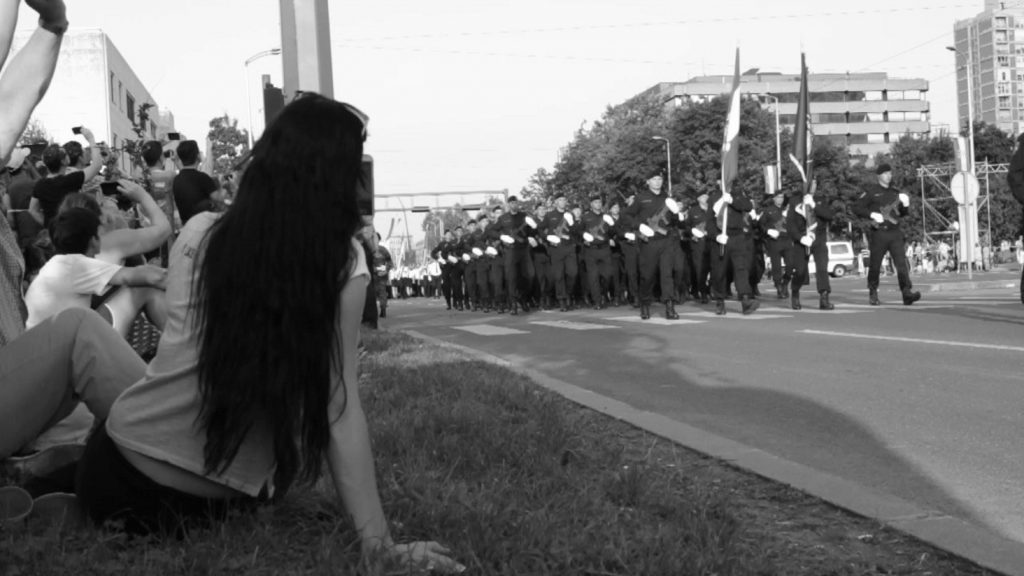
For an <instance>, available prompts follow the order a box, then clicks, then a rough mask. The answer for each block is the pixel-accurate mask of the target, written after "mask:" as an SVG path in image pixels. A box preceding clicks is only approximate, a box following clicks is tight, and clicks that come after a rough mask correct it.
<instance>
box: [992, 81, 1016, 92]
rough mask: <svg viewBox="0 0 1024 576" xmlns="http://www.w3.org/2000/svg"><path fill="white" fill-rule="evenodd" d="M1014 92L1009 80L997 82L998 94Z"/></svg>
mask: <svg viewBox="0 0 1024 576" xmlns="http://www.w3.org/2000/svg"><path fill="white" fill-rule="evenodd" d="M1010 92H1012V90H1011V88H1010V83H1009V82H1000V83H998V84H996V94H1009V93H1010Z"/></svg>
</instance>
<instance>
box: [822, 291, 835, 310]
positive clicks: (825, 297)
mask: <svg viewBox="0 0 1024 576" xmlns="http://www.w3.org/2000/svg"><path fill="white" fill-rule="evenodd" d="M818 309H820V310H835V309H836V307H835V304H832V303H831V302H829V301H828V290H822V291H821V292H820V296H819V298H818Z"/></svg>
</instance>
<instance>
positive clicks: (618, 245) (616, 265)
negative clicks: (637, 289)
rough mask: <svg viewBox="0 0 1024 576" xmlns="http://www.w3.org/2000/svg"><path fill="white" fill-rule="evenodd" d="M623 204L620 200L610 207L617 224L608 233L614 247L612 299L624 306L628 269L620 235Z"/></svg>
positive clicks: (610, 212)
mask: <svg viewBox="0 0 1024 576" xmlns="http://www.w3.org/2000/svg"><path fill="white" fill-rule="evenodd" d="M621 212H622V205H621V204H619V203H618V202H616V203H614V204H612V206H611V208H609V209H608V214H609V215H610V216H611V217H612V220H613V221H614V222H615V224H614V225H613V226H612V228H611V230H609V231H608V232H609V234H608V245H609V246H610V247H611V249H612V285H611V291H612V296H611V297H612V301H613V302H614V305H615V306H622V304H623V303H624V302H625V299H624V298H623V295H624V294H625V293H626V283H625V282H623V280H624V278H623V274H624V273H625V271H626V269H625V266H624V264H623V256H622V238H621V237H620V236H619V217H620V216H621Z"/></svg>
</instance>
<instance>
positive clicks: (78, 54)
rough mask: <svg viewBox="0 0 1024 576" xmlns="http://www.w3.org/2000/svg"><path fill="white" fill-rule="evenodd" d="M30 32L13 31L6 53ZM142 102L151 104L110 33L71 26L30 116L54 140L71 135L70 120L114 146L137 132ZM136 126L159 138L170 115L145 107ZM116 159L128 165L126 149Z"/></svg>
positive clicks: (171, 119) (170, 126) (167, 128)
mask: <svg viewBox="0 0 1024 576" xmlns="http://www.w3.org/2000/svg"><path fill="white" fill-rule="evenodd" d="M31 33H32V32H31V31H19V32H18V33H17V34H16V35H15V38H14V42H13V45H12V49H11V51H12V53H13V52H15V51H17V50H19V49H20V48H21V47H22V46H24V45H25V43H26V42H27V41H28V38H29V36H30V35H31ZM145 103H150V104H153V105H154V106H155V105H156V101H155V100H154V99H153V96H152V95H151V94H150V92H149V90H148V89H147V88H146V87H145V86H144V85H143V84H142V81H141V80H139V77H138V76H137V75H136V74H135V72H134V71H133V70H132V67H131V66H130V65H129V64H128V61H127V60H126V59H125V58H124V56H123V55H122V54H121V52H120V51H118V49H117V48H116V47H115V46H114V43H113V42H111V40H110V38H109V37H108V36H107V35H106V34H105V33H104V32H103V31H102V30H95V29H81V30H77V29H73V30H69V31H68V32H67V33H66V34H65V36H64V41H63V43H62V44H61V49H60V58H59V60H58V61H57V70H56V72H55V74H54V76H53V82H52V83H51V84H50V89H49V90H48V91H47V92H46V96H45V97H44V98H43V100H42V102H40V104H39V106H38V107H37V108H36V110H35V112H34V114H33V116H32V117H33V119H35V120H37V121H38V122H39V123H40V124H41V125H42V126H43V128H45V129H46V131H47V133H49V134H50V136H51V137H52V138H53V139H54V140H55V141H56V142H57V143H61V144H62V143H64V142H67V141H69V140H72V139H75V138H77V137H76V136H74V135H73V134H72V133H71V128H72V127H73V126H85V127H87V128H89V129H90V130H92V131H93V134H94V135H95V136H96V140H97V141H98V142H106V143H107V144H108V145H110V146H111V147H112V148H114V149H120V148H121V147H122V146H123V144H124V141H125V140H135V139H137V138H138V136H137V135H136V134H135V132H134V131H133V123H134V122H139V121H140V117H139V107H140V106H142V105H143V104H145ZM142 128H143V129H144V130H145V133H146V138H152V139H156V140H160V139H162V138H165V137H166V136H167V133H168V132H174V131H175V130H174V115H173V114H172V113H171V112H170V111H167V110H160V109H159V108H157V107H154V108H151V109H150V110H149V121H147V122H146V123H145V125H144V126H142ZM121 164H122V169H124V170H126V171H127V170H130V160H129V159H128V157H127V155H124V154H122V158H121Z"/></svg>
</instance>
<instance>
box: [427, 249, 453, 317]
mask: <svg viewBox="0 0 1024 576" xmlns="http://www.w3.org/2000/svg"><path fill="white" fill-rule="evenodd" d="M454 242H455V236H454V235H453V234H452V231H451V230H445V233H444V238H443V239H442V240H441V241H440V242H438V243H437V245H436V246H434V249H433V250H431V251H430V257H431V258H433V259H434V260H436V261H437V262H438V263H439V264H440V265H441V293H442V294H443V295H444V303H445V309H446V310H451V309H452V268H453V266H454V265H455V262H456V259H455V256H454V255H453V253H452V246H453V244H454Z"/></svg>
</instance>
